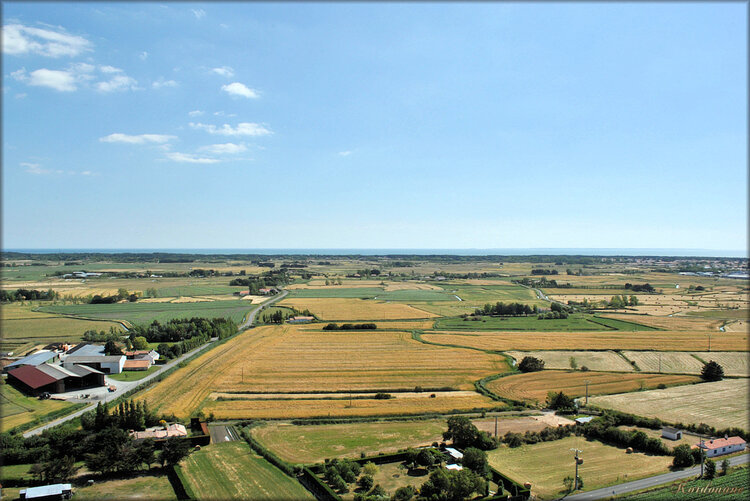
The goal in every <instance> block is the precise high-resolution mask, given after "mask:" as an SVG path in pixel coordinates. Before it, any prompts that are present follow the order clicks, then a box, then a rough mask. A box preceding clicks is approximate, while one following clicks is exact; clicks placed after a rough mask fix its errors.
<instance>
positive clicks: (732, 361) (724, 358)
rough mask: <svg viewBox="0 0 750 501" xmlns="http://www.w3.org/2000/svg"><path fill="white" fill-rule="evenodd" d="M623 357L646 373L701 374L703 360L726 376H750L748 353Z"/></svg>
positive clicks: (628, 354) (632, 354) (627, 353)
mask: <svg viewBox="0 0 750 501" xmlns="http://www.w3.org/2000/svg"><path fill="white" fill-rule="evenodd" d="M623 355H625V356H626V357H628V359H630V360H633V361H634V362H635V363H636V364H638V367H640V369H641V370H642V371H645V372H658V371H659V368H660V367H661V372H672V373H677V374H700V373H701V370H702V369H703V362H701V360H703V361H705V362H708V361H711V360H713V361H715V362H717V363H718V364H719V365H721V367H722V368H723V369H724V374H725V375H727V376H742V377H749V376H750V373H749V372H748V353H747V352H737V351H730V352H726V351H723V352H722V351H711V352H707V351H702V352H692V353H688V352H673V351H672V352H670V351H666V352H651V351H624V352H623ZM693 355H695V356H697V357H698V358H696V357H695V356H693ZM699 359H700V360H699ZM660 362H661V364H660Z"/></svg>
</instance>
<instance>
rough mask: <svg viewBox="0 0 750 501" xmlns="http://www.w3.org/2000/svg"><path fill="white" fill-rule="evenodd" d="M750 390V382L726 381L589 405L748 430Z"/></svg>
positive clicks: (599, 400) (604, 398) (617, 397)
mask: <svg viewBox="0 0 750 501" xmlns="http://www.w3.org/2000/svg"><path fill="white" fill-rule="evenodd" d="M749 390H750V382H749V381H748V380H747V379H725V380H724V381H717V382H715V383H701V384H696V385H690V386H680V387H677V388H668V389H666V390H650V391H642V392H637V393H629V394H625V395H609V396H601V397H594V398H593V399H589V403H590V404H592V405H595V406H597V407H603V408H611V409H615V410H619V411H623V412H629V413H631V414H636V415H638V416H646V417H655V418H659V419H663V420H664V421H667V422H672V423H694V424H699V423H706V424H708V425H710V426H715V427H717V428H727V427H730V426H736V427H738V428H743V429H747V423H748V419H749V418H750V411H748V409H749V408H750V407H749V406H748V391H749Z"/></svg>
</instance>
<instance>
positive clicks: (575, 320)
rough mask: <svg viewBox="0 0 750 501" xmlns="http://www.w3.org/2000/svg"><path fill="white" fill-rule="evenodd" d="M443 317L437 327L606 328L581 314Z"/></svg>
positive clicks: (448, 328)
mask: <svg viewBox="0 0 750 501" xmlns="http://www.w3.org/2000/svg"><path fill="white" fill-rule="evenodd" d="M472 318H480V317H467V318H466V320H464V319H463V318H441V319H440V320H437V321H436V322H435V329H440V330H458V329H460V330H469V331H474V330H493V331H534V332H540V331H552V332H561V331H566V332H567V331H601V330H606V327H603V326H602V325H601V324H597V323H594V322H591V321H589V320H588V319H587V318H584V317H583V316H581V315H571V316H570V317H568V318H565V319H557V320H539V319H538V318H537V316H536V315H531V316H528V317H489V316H485V317H481V320H476V321H474V320H472ZM644 330H651V329H644Z"/></svg>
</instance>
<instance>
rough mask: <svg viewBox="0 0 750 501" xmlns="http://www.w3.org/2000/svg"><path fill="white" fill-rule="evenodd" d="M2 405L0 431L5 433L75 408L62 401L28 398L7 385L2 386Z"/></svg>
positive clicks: (0, 391)
mask: <svg viewBox="0 0 750 501" xmlns="http://www.w3.org/2000/svg"><path fill="white" fill-rule="evenodd" d="M0 403H1V404H2V405H0V430H3V431H7V430H10V429H11V428H15V427H16V426H20V425H22V424H26V423H29V422H31V421H33V420H34V419H37V418H39V417H41V416H44V415H45V414H48V413H50V412H54V411H59V410H62V409H65V408H66V407H73V404H70V403H68V402H63V401H61V400H39V399H37V398H35V397H27V396H26V395H24V394H23V393H21V392H20V391H18V390H17V389H15V388H14V387H13V386H11V385H9V384H6V383H3V384H2V386H0ZM71 410H72V409H71Z"/></svg>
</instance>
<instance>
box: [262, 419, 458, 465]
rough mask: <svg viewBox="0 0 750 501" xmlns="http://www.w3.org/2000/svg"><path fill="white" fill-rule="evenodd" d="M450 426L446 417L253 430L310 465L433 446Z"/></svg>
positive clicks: (271, 445) (281, 453) (284, 455)
mask: <svg viewBox="0 0 750 501" xmlns="http://www.w3.org/2000/svg"><path fill="white" fill-rule="evenodd" d="M446 429H447V425H446V423H445V420H444V419H435V420H429V421H385V422H373V423H355V424H325V425H304V426H295V425H290V424H284V423H271V424H267V425H265V426H259V427H255V428H252V430H251V433H252V434H253V437H255V438H256V439H257V440H258V441H259V442H260V443H262V444H263V445H264V446H266V447H267V448H268V449H270V450H271V451H273V452H274V453H275V454H276V455H277V456H279V457H280V458H282V459H284V460H286V461H289V462H292V463H305V464H310V463H320V462H323V460H324V459H329V458H336V457H337V458H341V457H357V458H358V457H360V454H361V453H365V454H366V455H372V454H375V453H379V452H395V451H397V450H399V449H403V448H404V447H418V446H421V445H430V444H432V442H441V441H442V433H443V432H444V431H445V430H446Z"/></svg>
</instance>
